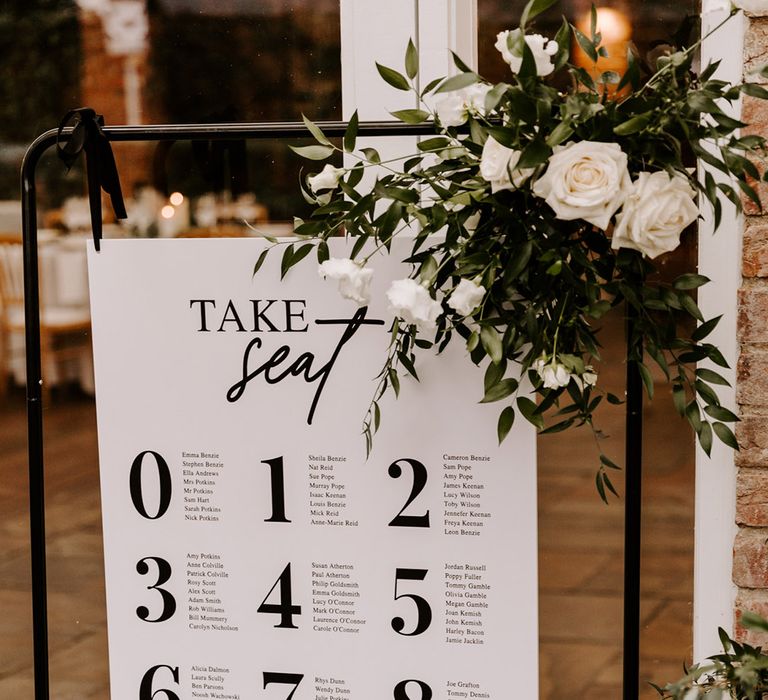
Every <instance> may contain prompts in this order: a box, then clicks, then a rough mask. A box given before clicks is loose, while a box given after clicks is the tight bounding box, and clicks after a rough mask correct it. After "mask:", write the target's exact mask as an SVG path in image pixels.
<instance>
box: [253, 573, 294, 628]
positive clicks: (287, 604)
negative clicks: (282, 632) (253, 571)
mask: <svg viewBox="0 0 768 700" xmlns="http://www.w3.org/2000/svg"><path fill="white" fill-rule="evenodd" d="M278 584H279V585H280V602H279V603H268V602H267V600H269V596H271V595H272V591H274V590H275V588H277V586H278ZM256 612H260V613H274V614H276V615H280V622H279V623H278V624H277V625H275V627H282V628H284V629H294V630H295V629H298V627H297V626H296V625H294V624H293V616H294V615H301V606H300V605H293V597H292V593H291V565H290V564H288V566H286V567H285V569H283V573H282V574H280V577H279V578H278V579H277V581H275V583H274V584H273V586H272V588H270V589H269V593H267V595H266V597H265V598H264V600H263V601H261V605H259V607H258V609H257V610H256Z"/></svg>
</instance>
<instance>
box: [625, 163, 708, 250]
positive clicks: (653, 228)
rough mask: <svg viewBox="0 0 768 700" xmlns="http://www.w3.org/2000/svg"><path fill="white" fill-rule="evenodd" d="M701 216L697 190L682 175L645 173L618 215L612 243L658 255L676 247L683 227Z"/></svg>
mask: <svg viewBox="0 0 768 700" xmlns="http://www.w3.org/2000/svg"><path fill="white" fill-rule="evenodd" d="M698 215H699V210H698V207H697V206H696V192H695V191H694V189H693V188H692V187H691V186H690V185H689V184H688V181H687V180H686V179H685V177H684V176H683V175H680V174H679V173H678V174H675V175H674V176H673V177H670V176H669V175H668V174H667V173H666V172H664V171H662V170H659V171H657V172H655V173H648V172H642V173H640V174H639V175H638V177H637V180H636V181H635V183H634V185H633V186H632V190H631V192H630V194H629V196H628V197H627V199H626V201H625V202H624V207H623V209H622V211H621V212H619V214H617V216H616V228H615V229H614V231H613V241H612V243H611V246H612V247H613V249H614V250H617V249H619V248H631V249H632V250H639V251H640V252H641V253H643V254H644V255H647V256H648V257H649V258H655V257H656V256H658V255H661V254H662V253H668V252H670V251H672V250H674V249H675V248H677V246H678V245H680V234H681V233H682V231H683V229H684V228H685V227H686V226H689V225H690V224H692V223H693V222H694V221H696V218H697V217H698Z"/></svg>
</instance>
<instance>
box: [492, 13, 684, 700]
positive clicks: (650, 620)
mask: <svg viewBox="0 0 768 700" xmlns="http://www.w3.org/2000/svg"><path fill="white" fill-rule="evenodd" d="M524 5H525V3H524V2H523V1H522V0H514V1H510V0H478V9H479V33H478V47H479V70H480V74H481V75H483V76H484V77H486V78H487V79H489V80H491V81H494V82H498V81H506V80H509V67H508V66H507V64H506V63H504V62H503V61H502V60H501V57H500V55H499V53H498V51H497V50H496V49H495V47H494V43H495V40H496V34H497V33H498V32H500V31H503V30H505V29H513V28H515V27H517V26H518V25H519V20H520V13H521V11H522V8H523V7H524ZM590 11H591V3H590V2H589V1H588V0H564V2H561V3H558V4H557V5H556V6H555V7H553V8H552V9H550V10H548V11H547V12H545V13H544V14H543V15H541V16H540V17H538V18H537V19H536V21H535V31H536V32H537V33H541V34H544V35H546V36H548V37H554V35H555V33H556V32H557V30H558V28H559V26H560V24H561V23H562V15H563V14H564V15H565V16H566V18H567V19H568V20H569V21H570V22H572V23H574V24H576V26H578V27H579V28H580V29H581V30H582V31H584V32H585V33H587V34H588V33H589V29H590ZM696 12H697V3H695V2H688V1H683V2H673V1H670V0H650V1H645V2H629V1H623V0H612V1H610V2H606V3H601V4H600V7H599V9H598V29H599V30H600V31H601V32H602V34H603V41H604V45H605V46H606V48H607V50H608V52H609V56H608V58H607V59H602V60H601V62H600V65H599V67H598V68H599V70H600V71H602V70H615V71H617V72H618V73H623V72H624V70H625V67H626V55H627V50H628V49H629V48H631V49H632V50H633V51H635V52H636V54H637V55H638V56H639V57H640V58H641V60H642V61H644V62H645V64H646V67H645V71H646V75H648V74H649V66H650V65H652V64H653V63H654V62H655V57H656V56H657V55H659V54H660V52H662V51H664V50H665V48H666V47H668V45H669V44H673V45H675V44H677V43H678V42H679V41H681V40H682V41H685V40H687V38H688V35H689V34H690V32H691V29H693V28H694V25H695V24H696V23H695V22H692V21H691V19H690V17H691V16H693V17H695V15H696ZM681 37H684V38H682V39H681ZM572 55H573V57H574V59H573V60H574V62H575V63H577V64H578V63H579V62H580V63H581V65H582V66H583V67H584V68H586V69H587V70H594V67H593V66H591V65H590V62H589V61H588V59H587V57H586V56H585V55H584V54H583V53H581V50H580V49H578V47H574V52H573V54H572ZM691 165H694V161H691ZM696 255H697V252H696V240H695V235H691V234H690V233H688V234H687V237H685V238H684V244H683V245H682V246H681V247H680V248H678V250H677V251H675V252H674V253H673V254H671V255H666V256H664V257H663V258H662V259H660V260H659V261H658V262H659V266H660V268H661V275H662V277H663V278H664V279H666V280H670V281H671V280H672V279H674V277H676V276H677V275H678V274H681V273H682V271H683V268H684V267H685V268H687V269H689V270H690V269H695V260H696ZM623 325H624V319H623V313H622V309H620V308H619V309H616V310H614V312H612V313H611V314H608V315H607V316H606V317H605V318H604V320H603V329H602V341H603V343H604V347H603V348H602V349H601V354H602V362H601V363H600V367H599V372H600V375H601V379H600V381H601V385H602V386H603V387H604V388H606V390H607V391H612V392H614V393H616V394H617V395H620V396H621V395H623V393H624V388H625V386H626V384H625V371H626V370H625V362H624V359H625V341H624V329H623ZM654 378H655V381H656V382H657V383H658V389H657V398H656V399H655V400H654V402H653V405H652V406H646V410H645V417H644V426H645V432H644V495H645V502H644V515H643V517H644V523H643V560H642V579H641V586H642V596H643V604H642V608H641V623H642V636H641V690H640V693H641V695H640V697H642V698H648V700H650V698H653V697H657V694H656V692H655V691H654V690H653V689H652V688H650V686H648V685H647V683H646V681H654V682H656V683H659V684H660V685H664V684H665V683H666V682H668V681H672V680H676V679H677V678H679V677H680V669H681V668H682V663H683V661H685V660H690V655H691V644H692V633H691V629H692V606H691V600H692V599H693V515H694V513H693V497H692V494H693V491H694V444H693V438H692V436H691V434H690V430H689V428H688V426H687V424H686V423H685V421H680V420H678V416H677V414H676V413H675V412H674V409H673V408H672V402H671V401H670V400H668V399H669V396H668V394H669V391H670V388H669V385H668V384H666V382H665V381H664V378H663V377H662V376H661V373H660V372H657V374H656V375H655V377H654ZM600 419H601V421H602V422H601V424H599V425H598V426H597V427H598V428H601V429H602V430H603V431H604V433H605V434H606V435H607V436H608V437H609V438H610V439H609V440H608V441H607V442H606V443H605V444H604V445H603V449H607V451H608V454H609V455H610V456H611V457H612V458H613V459H614V461H616V462H618V463H620V464H623V463H624V455H623V450H624V444H623V440H622V435H623V433H624V409H623V407H613V406H611V407H605V408H604V409H601V415H600ZM670 446H674V447H673V448H670ZM538 448H539V566H540V572H539V582H540V583H539V591H540V659H541V668H540V675H541V698H542V700H548V699H550V698H561V697H570V698H586V697H593V696H594V697H598V696H599V697H604V698H618V697H620V696H621V682H622V677H621V664H622V610H623V608H622V605H623V546H624V542H623V537H624V534H623V527H624V522H623V521H624V511H623V504H622V501H621V500H619V499H612V502H611V504H610V505H609V506H605V505H604V504H603V503H602V502H601V501H600V499H599V497H598V495H597V492H596V489H595V485H594V474H595V471H596V470H597V454H598V453H597V449H596V447H595V444H594V441H593V438H592V435H591V434H590V431H588V430H587V429H586V428H585V429H584V430H583V432H579V431H577V432H571V431H568V432H567V433H562V434H555V435H551V436H543V437H541V438H540V440H539V443H538ZM614 477H615V478H614ZM611 478H613V480H614V483H615V484H616V486H617V489H618V490H619V492H620V493H622V492H623V488H622V484H621V481H622V474H621V473H617V474H615V475H614V474H611Z"/></svg>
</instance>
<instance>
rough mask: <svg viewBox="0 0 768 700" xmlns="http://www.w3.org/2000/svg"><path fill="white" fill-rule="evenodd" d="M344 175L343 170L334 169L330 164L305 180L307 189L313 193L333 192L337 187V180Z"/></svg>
mask: <svg viewBox="0 0 768 700" xmlns="http://www.w3.org/2000/svg"><path fill="white" fill-rule="evenodd" d="M343 173H344V168H334V167H333V166H332V165H331V164H330V163H327V164H326V166H325V167H324V168H323V169H322V170H321V171H320V172H319V173H318V174H317V175H311V176H310V177H308V178H307V182H308V183H309V188H310V189H311V190H312V191H313V192H319V191H320V190H335V189H336V188H337V187H338V186H339V180H340V179H341V176H342V174H343Z"/></svg>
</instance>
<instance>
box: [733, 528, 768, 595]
mask: <svg viewBox="0 0 768 700" xmlns="http://www.w3.org/2000/svg"><path fill="white" fill-rule="evenodd" d="M733 582H734V583H735V584H736V585H737V586H740V587H741V588H768V530H766V529H763V528H741V529H740V530H739V532H738V534H737V535H736V540H735V542H734V543H733Z"/></svg>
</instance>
